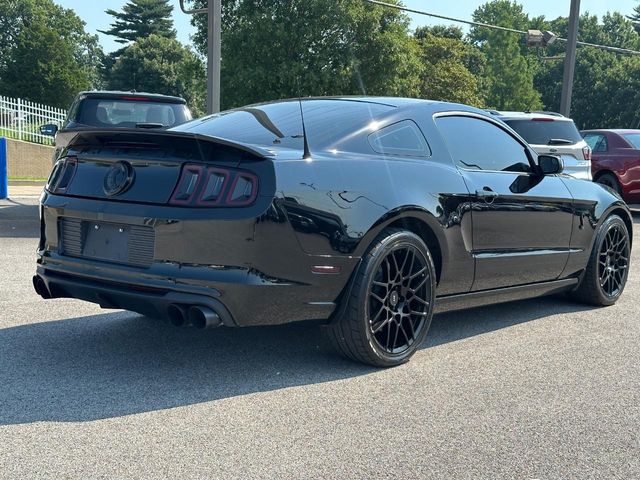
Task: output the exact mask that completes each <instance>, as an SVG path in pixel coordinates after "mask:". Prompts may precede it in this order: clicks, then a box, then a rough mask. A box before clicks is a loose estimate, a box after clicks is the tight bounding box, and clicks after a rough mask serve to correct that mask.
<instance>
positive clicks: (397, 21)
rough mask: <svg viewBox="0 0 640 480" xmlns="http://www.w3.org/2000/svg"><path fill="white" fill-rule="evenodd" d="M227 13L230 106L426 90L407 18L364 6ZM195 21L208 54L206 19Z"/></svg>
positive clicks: (294, 3)
mask: <svg viewBox="0 0 640 480" xmlns="http://www.w3.org/2000/svg"><path fill="white" fill-rule="evenodd" d="M194 6H195V7H203V6H205V2H204V1H203V0H198V1H197V2H195V3H194ZM223 7H224V8H223V15H222V24H223V31H222V74H221V77H222V79H221V82H222V105H223V107H225V108H228V107H232V106H238V105H243V104H246V103H252V102H257V101H265V100H271V99H278V98H283V97H296V96H298V95H305V96H306V95H345V94H364V93H366V94H372V95H405V96H416V95H418V94H419V92H420V78H421V71H422V65H421V62H420V55H419V48H418V44H417V42H416V40H415V39H414V38H412V37H411V35H410V34H409V29H408V28H409V20H408V17H406V16H405V15H404V14H402V13H401V12H398V11H396V10H392V9H389V8H383V7H379V6H375V5H371V4H367V3H365V2H362V1H360V0H340V1H335V0H290V1H287V2H283V1H281V0H229V1H227V2H225V3H224V5H223ZM193 22H194V24H195V25H196V27H197V33H196V35H195V36H194V43H195V45H196V47H197V48H198V50H199V51H200V52H201V53H205V52H206V32H207V30H206V15H197V16H195V17H194V19H193Z"/></svg>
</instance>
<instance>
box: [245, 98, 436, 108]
mask: <svg viewBox="0 0 640 480" xmlns="http://www.w3.org/2000/svg"><path fill="white" fill-rule="evenodd" d="M300 100H301V101H303V102H306V101H310V100H336V101H343V102H358V103H375V104H378V105H386V106H389V107H396V108H399V107H405V106H409V105H419V104H437V103H443V102H438V101H435V100H425V99H421V98H406V97H373V96H371V97H370V96H366V95H336V96H326V97H322V96H320V97H300V98H297V97H296V98H283V99H280V100H270V101H267V102H259V103H254V104H252V105H247V106H249V107H256V106H260V105H269V104H272V103H284V102H298V101H300ZM241 108H244V107H241Z"/></svg>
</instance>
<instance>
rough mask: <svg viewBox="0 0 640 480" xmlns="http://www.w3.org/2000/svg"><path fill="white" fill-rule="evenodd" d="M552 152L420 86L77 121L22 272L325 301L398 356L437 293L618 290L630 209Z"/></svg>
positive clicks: (204, 307)
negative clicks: (168, 123)
mask: <svg viewBox="0 0 640 480" xmlns="http://www.w3.org/2000/svg"><path fill="white" fill-rule="evenodd" d="M302 114H303V115H302ZM302 117H304V120H303V118H302ZM561 172H562V160H561V159H559V158H558V157H554V156H547V155H537V154H536V153H535V152H534V151H533V150H532V149H531V148H530V147H529V145H528V144H527V143H526V142H524V140H522V138H521V137H520V136H518V135H517V134H516V133H515V132H514V131H513V130H512V129H511V128H509V127H508V126H507V125H506V124H504V123H503V122H501V121H499V120H497V119H495V118H494V117H493V116H491V115H489V114H487V113H486V112H483V111H481V110H478V109H475V108H472V107H466V106H462V105H455V104H447V103H440V102H430V101H426V100H415V99H399V98H378V97H356V98H350V97H348V98H314V99H305V100H303V101H299V100H283V101H277V102H272V103H266V104H260V105H253V106H249V107H245V108H238V109H236V110H231V111H227V112H223V113H221V114H218V115H213V116H208V117H205V118H202V119H199V120H194V121H191V122H188V123H185V124H183V125H180V126H178V127H175V128H171V129H169V130H164V131H157V130H156V131H153V130H138V131H134V130H127V131H114V130H109V131H103V130H87V131H83V132H79V133H78V135H77V136H76V137H75V138H74V139H73V140H72V141H71V142H70V143H69V145H68V150H67V151H66V156H65V157H64V158H63V159H61V160H60V162H59V163H58V164H57V166H56V168H55V170H54V171H53V172H52V175H51V178H50V179H49V181H48V183H47V186H46V189H45V192H44V194H43V196H42V197H41V202H42V206H41V212H42V217H41V218H42V227H41V238H40V243H39V247H38V254H37V255H38V260H37V262H38V265H37V272H36V275H35V276H34V279H33V281H34V287H35V289H36V291H37V292H38V293H39V294H40V295H41V296H42V297H43V298H61V297H73V298H79V299H82V300H86V301H89V302H94V303H97V304H99V305H101V306H102V307H105V308H121V309H128V310H133V311H136V312H140V313H142V314H146V315H149V316H153V317H159V318H165V319H170V320H171V321H172V322H173V323H174V324H175V325H181V326H186V325H193V326H196V327H198V328H205V327H212V326H220V325H226V326H230V327H231V326H246V325H274V324H282V323H286V322H291V321H296V320H319V319H320V320H322V321H324V323H325V324H326V331H327V333H328V336H329V338H330V339H331V341H332V342H333V343H334V344H335V345H336V347H337V349H338V350H339V351H341V352H342V353H344V354H345V355H346V356H348V357H350V358H353V359H355V360H358V361H361V362H364V363H367V364H370V365H376V366H393V365H397V364H400V363H402V362H404V361H407V360H408V359H409V357H411V355H413V354H414V353H415V352H416V350H417V349H418V348H419V347H420V346H421V345H422V341H423V339H424V338H425V336H426V335H427V331H428V329H429V325H430V323H431V318H432V315H433V313H434V311H435V310H438V311H442V310H450V309H456V308H469V307H472V306H478V305H484V304H488V303H495V302H502V301H509V300H514V299H521V298H530V297H536V296H539V295H547V294H552V293H559V292H569V293H570V294H571V295H572V296H573V297H574V298H576V299H578V300H579V301H582V302H586V303H589V304H593V305H611V304H613V303H615V302H616V301H617V300H618V298H620V295H621V294H622V292H623V290H624V287H625V283H626V280H627V275H628V266H629V255H630V249H631V242H632V218H631V215H630V212H629V210H628V208H627V206H626V204H625V203H624V202H623V201H622V200H621V199H620V198H619V197H618V196H616V195H614V194H613V193H612V192H610V191H608V190H606V189H603V188H601V187H600V186H598V185H596V184H594V183H593V182H584V181H581V180H578V179H576V178H573V177H570V176H567V175H561Z"/></svg>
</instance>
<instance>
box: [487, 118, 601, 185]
mask: <svg viewBox="0 0 640 480" xmlns="http://www.w3.org/2000/svg"><path fill="white" fill-rule="evenodd" d="M490 113H491V114H492V115H494V116H495V117H497V118H499V119H500V120H502V121H503V122H504V123H506V124H507V125H509V126H510V127H511V128H512V129H513V130H515V131H516V133H518V135H520V136H521V137H522V138H523V139H524V140H526V142H527V143H528V144H529V145H531V147H532V148H533V149H534V150H535V151H536V152H537V153H538V154H540V155H556V156H559V157H561V158H562V161H563V163H564V170H563V172H564V173H566V174H567V175H571V176H572V177H576V178H581V179H583V180H588V181H591V179H592V177H591V148H590V147H589V145H588V144H587V142H585V141H584V139H583V138H582V136H581V135H580V132H579V131H578V129H577V128H576V125H575V123H573V120H571V119H570V118H567V117H565V116H563V115H560V114H559V113H553V112H497V111H495V110H490Z"/></svg>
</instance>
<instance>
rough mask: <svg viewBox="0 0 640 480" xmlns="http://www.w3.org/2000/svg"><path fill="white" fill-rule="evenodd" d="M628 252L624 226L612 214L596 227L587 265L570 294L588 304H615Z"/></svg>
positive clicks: (626, 272) (624, 279)
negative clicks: (596, 230)
mask: <svg viewBox="0 0 640 480" xmlns="http://www.w3.org/2000/svg"><path fill="white" fill-rule="evenodd" d="M630 252H631V247H630V244H629V231H628V230H627V225H626V224H625V223H624V221H623V220H622V219H621V218H620V217H619V216H618V215H611V216H610V217H608V218H607V219H606V220H605V221H604V222H603V223H602V225H601V226H600V228H599V229H598V233H597V235H596V240H595V242H594V245H593V250H592V251H591V256H590V257H589V263H588V264H587V268H586V270H585V272H584V275H583V277H582V280H581V281H580V284H579V285H578V288H577V289H576V290H575V291H573V292H572V293H571V296H572V297H573V298H574V299H576V300H578V301H580V302H583V303H587V304H589V305H597V306H609V305H613V304H614V303H616V302H617V301H618V298H620V295H622V292H623V291H624V287H625V285H626V283H627V277H628V275H629V260H630Z"/></svg>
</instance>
